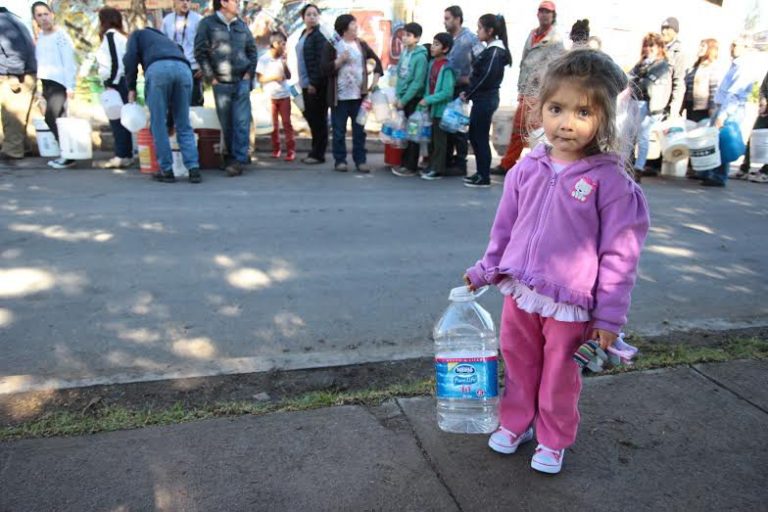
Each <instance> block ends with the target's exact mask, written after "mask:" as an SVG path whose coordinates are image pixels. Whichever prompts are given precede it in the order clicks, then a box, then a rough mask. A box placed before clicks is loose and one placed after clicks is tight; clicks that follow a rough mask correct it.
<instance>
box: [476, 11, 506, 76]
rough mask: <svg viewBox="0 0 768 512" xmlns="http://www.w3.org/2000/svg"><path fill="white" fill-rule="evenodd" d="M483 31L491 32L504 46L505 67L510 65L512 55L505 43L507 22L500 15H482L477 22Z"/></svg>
mask: <svg viewBox="0 0 768 512" xmlns="http://www.w3.org/2000/svg"><path fill="white" fill-rule="evenodd" d="M478 22H479V23H480V25H482V26H483V28H484V29H485V30H492V31H493V35H494V36H495V37H496V38H497V39H499V40H500V41H501V42H502V44H503V45H504V57H505V58H506V60H507V61H506V64H507V66H511V65H512V53H510V51H509V43H508V42H507V22H506V20H505V19H504V16H503V15H501V14H483V15H482V16H480V19H479V20H478Z"/></svg>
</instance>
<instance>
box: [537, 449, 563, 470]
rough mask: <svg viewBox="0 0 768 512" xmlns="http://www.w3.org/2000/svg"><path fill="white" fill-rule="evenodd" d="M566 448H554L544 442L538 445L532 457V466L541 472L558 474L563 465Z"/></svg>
mask: <svg viewBox="0 0 768 512" xmlns="http://www.w3.org/2000/svg"><path fill="white" fill-rule="evenodd" d="M564 455H565V450H553V449H552V448H547V447H546V446H544V445H543V444H540V445H539V446H537V447H536V452H535V453H534V454H533V458H532V459H531V467H532V468H533V469H535V470H536V471H539V472H541V473H548V474H550V475H556V474H557V473H559V472H560V469H561V468H562V467H563V456H564Z"/></svg>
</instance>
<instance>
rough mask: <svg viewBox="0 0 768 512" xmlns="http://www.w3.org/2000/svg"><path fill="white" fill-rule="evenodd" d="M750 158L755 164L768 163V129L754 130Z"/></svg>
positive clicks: (750, 143)
mask: <svg viewBox="0 0 768 512" xmlns="http://www.w3.org/2000/svg"><path fill="white" fill-rule="evenodd" d="M749 158H750V161H751V163H753V164H768V129H760V130H752V138H751V139H750V142H749Z"/></svg>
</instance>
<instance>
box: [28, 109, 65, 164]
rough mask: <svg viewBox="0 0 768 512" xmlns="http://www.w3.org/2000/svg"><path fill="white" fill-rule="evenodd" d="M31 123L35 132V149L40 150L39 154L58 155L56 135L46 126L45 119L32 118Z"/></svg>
mask: <svg viewBox="0 0 768 512" xmlns="http://www.w3.org/2000/svg"><path fill="white" fill-rule="evenodd" d="M32 124H34V125H35V132H37V149H38V151H39V152H40V156H42V157H46V158H54V157H57V156H59V154H60V151H59V143H58V142H56V137H55V136H54V135H53V132H52V131H51V129H50V128H49V127H48V124H47V123H46V122H45V119H41V118H37V119H33V120H32Z"/></svg>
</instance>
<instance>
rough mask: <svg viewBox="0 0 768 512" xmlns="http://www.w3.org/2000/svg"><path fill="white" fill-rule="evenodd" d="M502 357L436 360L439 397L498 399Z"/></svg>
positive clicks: (438, 358) (441, 358) (439, 358)
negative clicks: (499, 368) (499, 358)
mask: <svg viewBox="0 0 768 512" xmlns="http://www.w3.org/2000/svg"><path fill="white" fill-rule="evenodd" d="M497 368H498V358H497V357H496V356H492V357H458V358H443V357H437V358H435V381H436V384H437V398H438V399H440V398H468V399H483V398H494V397H496V396H498V394H499V383H498V379H497V375H498V373H497Z"/></svg>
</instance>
